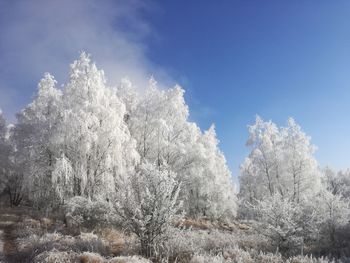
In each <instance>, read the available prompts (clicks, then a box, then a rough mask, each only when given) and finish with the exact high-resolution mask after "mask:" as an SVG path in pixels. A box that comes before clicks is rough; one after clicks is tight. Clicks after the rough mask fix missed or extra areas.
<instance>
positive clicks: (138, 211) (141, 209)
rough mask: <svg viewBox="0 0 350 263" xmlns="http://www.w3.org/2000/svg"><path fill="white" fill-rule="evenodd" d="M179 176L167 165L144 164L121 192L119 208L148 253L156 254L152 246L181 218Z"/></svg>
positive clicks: (127, 179)
mask: <svg viewBox="0 0 350 263" xmlns="http://www.w3.org/2000/svg"><path fill="white" fill-rule="evenodd" d="M175 177H176V176H175V174H174V173H172V172H169V171H168V169H165V168H164V167H159V166H158V165H152V164H149V163H144V164H141V165H140V166H139V167H138V169H137V173H136V174H134V175H131V176H130V177H128V178H126V180H125V181H124V183H123V184H122V185H121V186H120V189H119V190H118V192H117V198H116V203H115V209H116V210H115V211H116V213H117V214H118V215H119V216H120V217H121V218H122V220H123V223H124V224H125V227H126V228H127V229H129V230H130V231H131V232H133V233H135V234H136V235H137V236H138V238H139V240H140V243H141V253H142V254H144V255H150V254H151V253H152V246H153V245H155V244H159V243H160V242H161V241H162V240H163V239H164V238H166V232H167V230H168V228H169V226H170V224H171V223H173V221H174V220H176V219H177V220H178V219H179V217H181V214H180V215H179V209H180V208H181V202H178V200H177V199H178V195H179V191H180V184H179V183H178V182H177V181H176V179H175Z"/></svg>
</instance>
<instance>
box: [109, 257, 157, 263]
mask: <svg viewBox="0 0 350 263" xmlns="http://www.w3.org/2000/svg"><path fill="white" fill-rule="evenodd" d="M108 263H151V261H149V260H148V259H145V258H143V257H140V256H130V257H115V258H111V259H110V260H108Z"/></svg>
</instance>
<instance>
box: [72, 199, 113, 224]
mask: <svg viewBox="0 0 350 263" xmlns="http://www.w3.org/2000/svg"><path fill="white" fill-rule="evenodd" d="M112 212H113V209H112V205H111V203H109V202H108V201H107V200H103V199H102V198H101V199H97V200H95V201H91V200H89V199H87V198H84V197H82V196H76V197H73V198H71V199H70V200H69V201H68V202H67V204H66V213H67V214H66V221H68V222H67V224H68V226H69V224H72V227H85V228H87V229H90V230H91V229H94V228H95V227H97V226H103V225H106V224H107V223H109V222H110V220H112ZM69 220H70V221H71V222H69Z"/></svg>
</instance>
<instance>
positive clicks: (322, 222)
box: [315, 190, 350, 246]
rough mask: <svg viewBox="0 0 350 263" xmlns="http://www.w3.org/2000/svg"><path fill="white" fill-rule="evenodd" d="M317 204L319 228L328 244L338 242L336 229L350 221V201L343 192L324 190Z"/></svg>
mask: <svg viewBox="0 0 350 263" xmlns="http://www.w3.org/2000/svg"><path fill="white" fill-rule="evenodd" d="M315 205H316V207H317V210H316V211H317V212H318V217H319V222H318V223H319V229H320V232H321V234H323V235H324V237H325V239H326V240H327V241H328V244H331V245H332V246H333V245H335V243H336V231H337V230H338V229H340V228H342V227H344V226H345V225H347V224H349V223H350V201H349V199H345V198H344V197H343V196H342V195H341V194H339V193H335V194H333V193H332V192H330V191H328V190H323V191H322V192H320V194H319V195H318V198H317V199H316V202H315Z"/></svg>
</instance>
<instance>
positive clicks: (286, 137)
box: [281, 118, 321, 203]
mask: <svg viewBox="0 0 350 263" xmlns="http://www.w3.org/2000/svg"><path fill="white" fill-rule="evenodd" d="M281 134H282V142H283V143H282V153H283V160H282V162H283V164H282V166H283V169H284V170H282V172H283V173H285V175H284V178H285V180H286V181H287V182H286V185H288V186H287V187H286V189H285V191H286V192H285V193H284V194H285V195H287V196H289V197H291V198H292V200H293V201H295V202H297V203H299V202H300V201H301V199H302V198H308V197H309V196H312V195H314V194H315V193H317V192H318V191H319V190H320V188H321V174H320V171H319V169H318V164H317V161H316V159H315V157H314V152H315V146H313V145H312V144H311V142H310V140H311V138H310V137H309V136H307V135H306V134H305V133H304V132H303V131H302V130H301V127H300V126H299V125H298V124H297V123H296V122H295V121H294V119H292V118H289V119H288V122H287V127H283V128H281ZM290 179H292V182H291V183H292V186H293V187H291V186H290V185H289V184H290Z"/></svg>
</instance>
